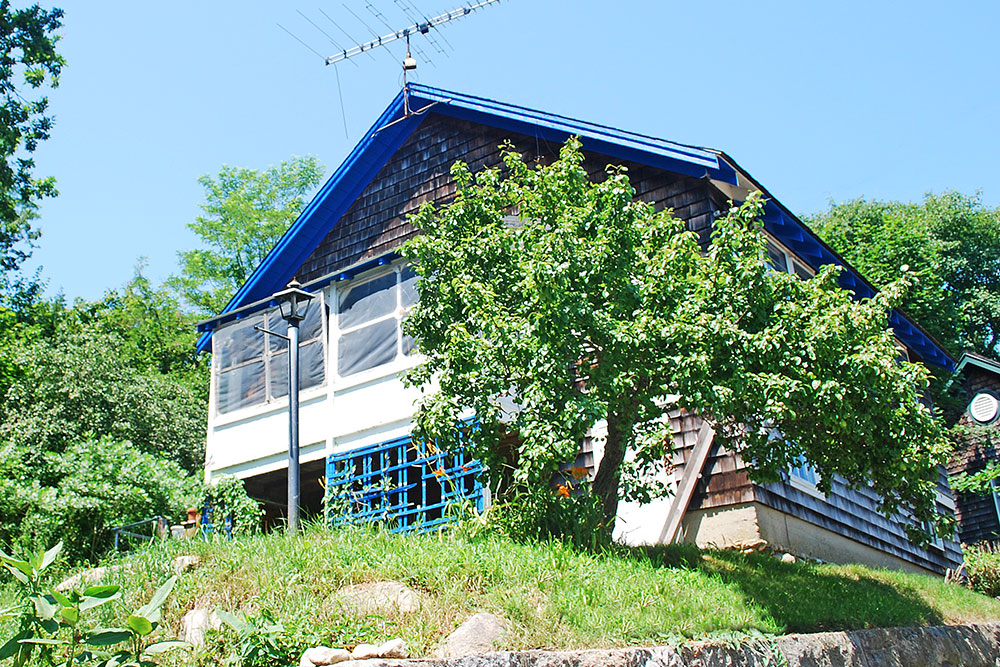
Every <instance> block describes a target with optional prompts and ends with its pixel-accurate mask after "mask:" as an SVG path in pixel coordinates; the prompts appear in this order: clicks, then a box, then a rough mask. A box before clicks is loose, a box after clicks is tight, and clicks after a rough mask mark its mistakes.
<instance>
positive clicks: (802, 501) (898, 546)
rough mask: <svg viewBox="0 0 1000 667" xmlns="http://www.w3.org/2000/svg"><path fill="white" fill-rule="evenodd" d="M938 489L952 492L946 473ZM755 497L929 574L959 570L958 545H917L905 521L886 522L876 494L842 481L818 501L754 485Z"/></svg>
mask: <svg viewBox="0 0 1000 667" xmlns="http://www.w3.org/2000/svg"><path fill="white" fill-rule="evenodd" d="M938 486H939V489H940V490H941V491H942V492H947V491H948V486H947V481H946V479H945V478H944V475H943V473H942V476H941V480H940V481H939V484H938ZM754 494H755V497H756V499H757V501H759V502H761V503H763V504H764V505H767V506H768V507H772V508H774V509H776V510H778V511H780V512H786V513H788V514H792V515H794V516H797V517H799V518H801V519H804V520H806V521H809V522H810V523H814V524H816V525H817V526H822V527H823V528H826V529H828V530H830V531H833V532H835V533H837V534H840V535H844V536H846V537H849V538H851V539H853V540H855V541H857V542H861V543H862V544H867V545H868V546H870V547H874V548H875V549H879V550H881V551H884V552H886V553H889V554H892V555H894V556H898V557H899V558H902V559H904V560H907V561H909V562H911V563H916V564H917V565H920V566H921V567H924V568H927V569H929V570H933V571H936V572H940V573H942V574H943V573H944V571H945V570H946V569H948V568H955V567H958V565H959V564H961V562H962V552H961V549H960V548H959V546H958V544H957V543H956V542H954V541H951V540H945V541H944V544H943V547H944V548H943V549H940V548H937V547H929V548H921V547H917V546H915V545H914V544H913V543H912V542H910V541H909V540H908V539H907V537H906V532H905V531H904V529H903V524H902V523H901V522H899V521H897V520H894V519H892V520H891V519H887V518H886V517H885V516H883V515H882V514H881V513H880V512H879V511H878V500H879V498H878V496H877V495H876V494H875V492H874V491H872V490H871V489H869V488H865V487H862V488H857V489H852V488H848V486H847V485H846V484H844V482H843V481H842V480H841V479H839V478H838V479H834V482H833V487H832V488H831V490H830V493H829V495H827V496H826V497H825V498H818V497H816V496H814V495H812V494H809V493H806V492H805V491H802V490H801V489H798V488H796V487H794V486H792V485H791V484H789V483H785V482H779V483H776V484H767V485H755V486H754ZM938 510H939V511H942V512H946V511H947V510H946V509H945V508H944V507H943V506H939V507H938Z"/></svg>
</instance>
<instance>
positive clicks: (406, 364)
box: [328, 260, 419, 389]
mask: <svg viewBox="0 0 1000 667" xmlns="http://www.w3.org/2000/svg"><path fill="white" fill-rule="evenodd" d="M410 267H412V264H411V263H410V262H408V261H406V260H401V261H398V262H395V263H393V264H392V265H390V266H388V267H379V269H376V270H373V271H371V272H368V273H367V274H362V275H360V276H357V277H355V278H352V279H350V280H343V281H339V282H336V283H334V284H332V285H331V286H330V293H331V298H330V300H329V301H330V309H329V316H330V317H329V319H330V323H329V334H328V335H329V343H330V344H329V348H328V349H329V351H328V354H329V361H328V369H329V374H330V375H329V377H330V378H331V382H332V384H333V386H334V387H335V388H336V389H344V388H347V387H352V386H355V385H359V384H364V383H366V382H369V381H371V380H375V379H378V378H382V377H385V376H388V375H393V374H395V373H398V372H400V371H402V370H405V369H407V368H410V367H412V366H415V365H417V364H418V363H419V353H418V352H417V351H416V348H411V351H410V353H409V354H407V353H406V351H405V348H404V339H405V335H404V334H403V321H404V320H405V319H406V316H407V315H408V314H409V312H410V311H411V310H412V309H413V306H414V305H416V303H417V301H418V300H419V295H417V296H416V297H415V298H414V300H413V302H412V303H410V304H405V303H404V302H403V282H404V281H403V273H404V272H405V271H406V269H407V268H410ZM390 274H392V275H394V276H395V283H394V284H393V287H392V290H393V291H394V296H395V303H394V306H393V309H392V310H391V311H390V312H388V313H385V314H382V315H379V316H378V317H374V318H372V319H369V320H365V321H364V322H361V323H359V324H354V325H351V326H349V327H345V328H343V329H342V328H341V327H340V315H341V313H340V305H341V301H342V299H343V298H344V297H345V296H346V295H347V294H349V293H350V291H351V290H353V289H355V288H357V287H360V286H361V285H364V284H367V283H370V282H373V281H376V280H379V279H381V278H384V277H385V276H387V275H390ZM391 320H394V321H395V323H396V327H395V328H396V342H395V353H394V355H393V358H392V359H391V360H389V361H387V362H385V363H382V364H379V365H377V366H372V367H369V368H365V369H363V370H360V371H356V372H354V373H350V374H348V375H341V373H340V351H341V340H342V338H343V336H344V335H346V334H351V333H355V332H357V331H360V330H362V329H364V328H366V327H369V326H372V325H374V324H377V323H380V322H388V321H391Z"/></svg>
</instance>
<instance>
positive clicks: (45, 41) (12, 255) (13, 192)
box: [0, 0, 65, 275]
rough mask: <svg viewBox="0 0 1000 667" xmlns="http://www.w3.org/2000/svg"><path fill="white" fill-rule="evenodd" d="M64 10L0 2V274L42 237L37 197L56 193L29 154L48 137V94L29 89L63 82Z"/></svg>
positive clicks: (24, 256)
mask: <svg viewBox="0 0 1000 667" xmlns="http://www.w3.org/2000/svg"><path fill="white" fill-rule="evenodd" d="M62 16H63V11H62V10H61V9H51V10H45V9H41V8H40V7H39V6H38V5H33V6H31V7H28V8H26V9H12V8H11V6H10V2H9V0H2V2H0V100H2V102H0V275H2V274H3V273H5V272H7V271H10V270H12V269H15V268H17V267H18V265H19V264H20V263H21V262H22V261H23V260H24V259H25V258H26V257H27V255H28V253H27V250H26V249H25V248H24V247H23V244H24V243H27V244H30V243H31V242H32V241H34V240H35V239H36V238H38V232H37V230H35V229H32V227H31V220H32V218H33V217H34V216H35V209H36V208H37V201H38V200H39V199H41V198H42V197H51V196H53V195H55V194H56V189H55V181H54V180H53V179H52V178H41V179H36V178H35V177H34V176H33V174H32V170H33V169H34V166H35V163H34V160H33V159H32V158H31V157H30V153H32V152H33V151H34V150H35V149H36V148H37V147H38V144H39V142H41V141H44V140H45V139H48V138H49V132H50V130H51V129H52V117H51V116H49V115H48V106H49V101H48V98H47V97H45V96H44V95H42V96H36V97H34V98H31V97H30V96H31V93H30V92H29V91H34V90H37V89H39V88H42V87H43V86H49V87H52V88H54V87H56V86H58V85H59V74H60V72H61V71H62V67H63V64H64V62H65V61H64V60H63V58H62V56H60V55H59V54H58V53H56V42H57V41H58V39H59V38H58V36H56V35H55V34H54V33H55V31H56V30H58V29H59V27H60V26H61V25H62Z"/></svg>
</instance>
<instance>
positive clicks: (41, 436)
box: [0, 272, 207, 560]
mask: <svg viewBox="0 0 1000 667" xmlns="http://www.w3.org/2000/svg"><path fill="white" fill-rule="evenodd" d="M142 290H146V291H145V294H144V293H143V291H142ZM160 295H162V292H160V291H156V290H152V289H151V288H149V287H148V283H147V282H146V281H145V279H144V278H143V277H142V275H141V272H140V273H138V274H137V276H136V278H135V279H134V280H133V281H132V283H130V284H129V285H127V286H126V287H125V288H124V289H123V290H122V291H121V292H117V291H115V292H109V293H108V295H107V296H106V298H105V299H104V300H103V301H102V302H98V303H95V304H91V303H86V302H79V303H77V304H75V306H74V307H72V308H67V307H66V306H65V304H64V303H63V302H62V301H61V300H59V299H55V300H51V301H40V300H35V301H30V300H29V301H26V302H25V303H23V304H21V305H20V306H19V307H18V309H17V310H13V309H0V340H2V341H3V342H4V346H3V347H2V348H0V350H2V351H0V390H2V391H3V395H4V400H3V402H2V403H0V452H2V456H0V476H2V477H0V543H7V544H11V545H15V546H17V547H19V548H22V549H34V548H38V547H39V546H41V545H43V544H50V543H52V542H54V541H55V540H57V539H62V540H64V541H65V543H66V553H67V555H68V556H69V557H70V558H71V559H73V560H89V559H90V560H92V559H95V558H97V557H99V556H100V555H101V554H103V553H104V552H105V551H106V550H107V549H108V548H109V547H110V545H111V543H112V535H111V534H110V532H109V529H110V528H111V527H113V526H115V525H121V524H124V523H129V522H132V521H137V520H140V519H146V518H149V517H151V516H154V515H157V514H159V515H165V516H175V515H177V514H179V513H180V511H181V510H183V508H184V507H185V506H186V505H187V503H189V502H191V500H192V498H195V497H197V496H198V494H199V493H200V482H199V481H198V479H197V478H196V477H194V476H192V475H191V474H190V473H191V472H194V471H197V470H200V468H201V465H202V462H203V458H204V456H203V446H204V444H203V443H204V421H203V420H204V415H205V402H206V400H205V387H204V384H207V383H206V382H205V380H203V379H201V378H204V375H205V369H204V366H203V363H202V362H199V361H197V360H194V359H193V358H191V357H190V356H189V357H188V358H184V357H183V355H182V354H181V353H179V351H175V349H174V348H172V347H171V345H170V344H169V343H165V344H164V345H162V346H161V345H157V344H154V343H155V342H156V341H165V340H166V338H167V337H168V336H170V335H173V333H175V330H179V329H181V326H182V325H181V324H180V322H182V321H184V317H183V316H182V315H181V314H180V313H179V311H178V309H177V306H176V302H172V301H169V300H167V299H166V298H165V297H164V298H162V299H158V296H160ZM164 323H166V324H164ZM188 336H189V338H191V337H192V336H191V334H188ZM175 352H177V353H176V354H175ZM188 354H189V355H190V353H188ZM164 368H166V369H167V370H168V371H169V372H170V375H167V374H165V373H163V372H161V369H164Z"/></svg>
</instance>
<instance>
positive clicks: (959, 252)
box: [809, 192, 1000, 357]
mask: <svg viewBox="0 0 1000 667" xmlns="http://www.w3.org/2000/svg"><path fill="white" fill-rule="evenodd" d="M809 223H810V225H811V226H812V227H813V228H814V229H816V231H817V232H818V233H819V234H820V235H821V236H822V237H823V238H824V239H825V240H826V241H827V242H828V243H829V244H830V245H831V246H832V247H833V248H834V250H836V251H837V252H839V253H840V254H841V255H843V256H844V258H845V259H847V261H848V262H850V263H851V264H852V265H853V266H855V267H856V268H857V269H858V270H859V271H860V272H861V274H862V275H864V276H865V277H867V278H868V279H869V280H871V281H872V282H873V283H874V284H875V286H876V287H879V288H882V287H885V286H886V285H888V284H890V283H891V282H893V281H894V280H895V279H896V276H897V275H898V269H899V266H901V265H903V264H907V265H909V266H910V269H911V271H912V273H913V275H914V277H915V278H916V280H915V281H914V283H915V284H914V285H913V286H912V288H911V289H910V290H909V292H908V293H907V294H906V295H905V296H904V297H903V300H902V301H901V306H902V308H903V309H904V310H906V311H907V312H908V313H909V314H910V315H912V316H913V317H914V319H915V320H916V321H917V322H919V323H920V324H921V325H922V326H924V327H925V328H926V329H927V330H928V331H929V332H930V333H931V334H932V335H934V336H935V337H936V338H937V339H938V340H940V341H941V342H942V343H943V344H944V345H945V346H946V347H947V348H948V349H950V350H951V351H952V352H956V353H957V352H960V351H962V350H964V349H969V350H972V351H974V352H977V353H979V354H984V355H986V356H994V357H995V356H998V355H1000V209H996V208H988V207H986V206H984V205H983V203H982V200H981V198H980V196H979V195H974V196H965V195H962V194H959V193H957V192H946V193H944V194H941V195H933V194H929V195H927V196H926V197H925V198H924V201H923V202H921V203H919V204H907V203H901V202H882V201H869V200H864V199H857V200H854V201H849V202H845V203H842V204H837V205H834V206H831V208H830V210H829V211H826V212H824V213H820V214H817V215H816V216H814V217H812V218H811V219H810V220H809Z"/></svg>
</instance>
